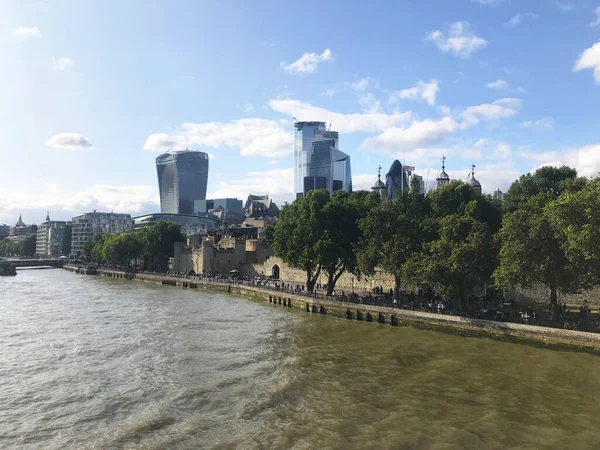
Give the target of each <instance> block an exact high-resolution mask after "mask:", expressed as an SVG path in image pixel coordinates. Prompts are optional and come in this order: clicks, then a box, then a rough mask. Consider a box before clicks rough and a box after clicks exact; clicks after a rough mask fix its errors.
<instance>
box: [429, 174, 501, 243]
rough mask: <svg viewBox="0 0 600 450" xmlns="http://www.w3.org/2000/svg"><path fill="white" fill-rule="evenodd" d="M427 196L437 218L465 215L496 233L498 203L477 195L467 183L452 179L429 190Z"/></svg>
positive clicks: (498, 217)
mask: <svg viewBox="0 0 600 450" xmlns="http://www.w3.org/2000/svg"><path fill="white" fill-rule="evenodd" d="M427 198H428V199H429V202H430V203H431V208H432V210H433V213H434V216H435V217H436V218H438V219H440V218H442V217H445V216H449V215H454V214H458V215H466V216H469V217H472V218H473V219H475V220H478V221H480V222H485V223H487V224H488V226H489V227H490V230H491V231H492V233H496V232H497V231H498V230H499V229H500V227H501V225H502V211H501V208H500V205H499V204H498V203H497V202H492V201H490V199H489V198H488V197H486V196H478V195H477V194H476V193H475V190H474V189H473V188H472V187H471V186H470V185H469V184H467V183H463V182H462V181H458V180H454V181H452V182H451V183H449V184H447V185H445V186H440V187H439V188H437V189H434V190H432V191H429V193H428V194H427Z"/></svg>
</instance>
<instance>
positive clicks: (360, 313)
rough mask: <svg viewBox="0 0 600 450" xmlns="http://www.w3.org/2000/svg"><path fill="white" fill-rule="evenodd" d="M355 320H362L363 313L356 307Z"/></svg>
mask: <svg viewBox="0 0 600 450" xmlns="http://www.w3.org/2000/svg"><path fill="white" fill-rule="evenodd" d="M356 320H363V313H362V312H360V311H359V310H358V309H357V310H356Z"/></svg>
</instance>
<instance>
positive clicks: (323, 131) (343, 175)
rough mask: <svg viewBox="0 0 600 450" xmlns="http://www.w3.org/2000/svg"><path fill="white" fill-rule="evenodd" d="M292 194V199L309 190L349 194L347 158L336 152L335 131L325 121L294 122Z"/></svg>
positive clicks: (350, 177) (336, 136)
mask: <svg viewBox="0 0 600 450" xmlns="http://www.w3.org/2000/svg"><path fill="white" fill-rule="evenodd" d="M294 127H296V136H295V139H294V191H295V192H296V197H302V196H304V195H306V193H307V192H308V191H311V190H313V189H327V190H328V191H329V192H333V191H336V190H339V189H343V190H345V191H347V192H352V173H351V168H350V156H348V155H347V154H346V153H344V152H342V151H340V150H339V149H338V137H339V135H338V132H337V131H330V130H327V128H326V127H325V122H295V123H294Z"/></svg>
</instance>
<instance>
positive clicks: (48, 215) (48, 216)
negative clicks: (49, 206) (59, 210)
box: [46, 211, 50, 222]
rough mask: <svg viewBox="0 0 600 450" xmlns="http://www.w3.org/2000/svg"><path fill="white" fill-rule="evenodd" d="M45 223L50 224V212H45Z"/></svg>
mask: <svg viewBox="0 0 600 450" xmlns="http://www.w3.org/2000/svg"><path fill="white" fill-rule="evenodd" d="M46 222H50V211H46Z"/></svg>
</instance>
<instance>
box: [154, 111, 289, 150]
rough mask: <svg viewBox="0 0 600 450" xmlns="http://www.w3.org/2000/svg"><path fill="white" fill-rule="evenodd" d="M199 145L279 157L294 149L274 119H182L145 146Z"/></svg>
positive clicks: (157, 147)
mask: <svg viewBox="0 0 600 450" xmlns="http://www.w3.org/2000/svg"><path fill="white" fill-rule="evenodd" d="M193 145H199V146H203V147H211V148H218V147H221V146H227V147H232V148H237V149H239V150H240V154H241V155H242V156H266V157H270V158H278V157H281V156H285V155H287V154H289V153H290V152H291V151H292V150H293V145H294V141H293V136H292V133H291V132H288V131H286V130H284V129H283V128H282V126H281V124H280V123H279V122H278V121H275V120H266V119H239V120H234V121H233V122H229V123H224V122H204V123H184V124H182V125H181V126H180V127H179V128H178V129H177V130H176V131H175V132H174V133H172V134H166V133H156V134H152V135H150V136H149V137H148V139H147V140H146V143H145V144H144V147H143V148H144V150H149V151H162V152H167V151H172V150H180V149H183V148H185V147H192V146H193Z"/></svg>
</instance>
